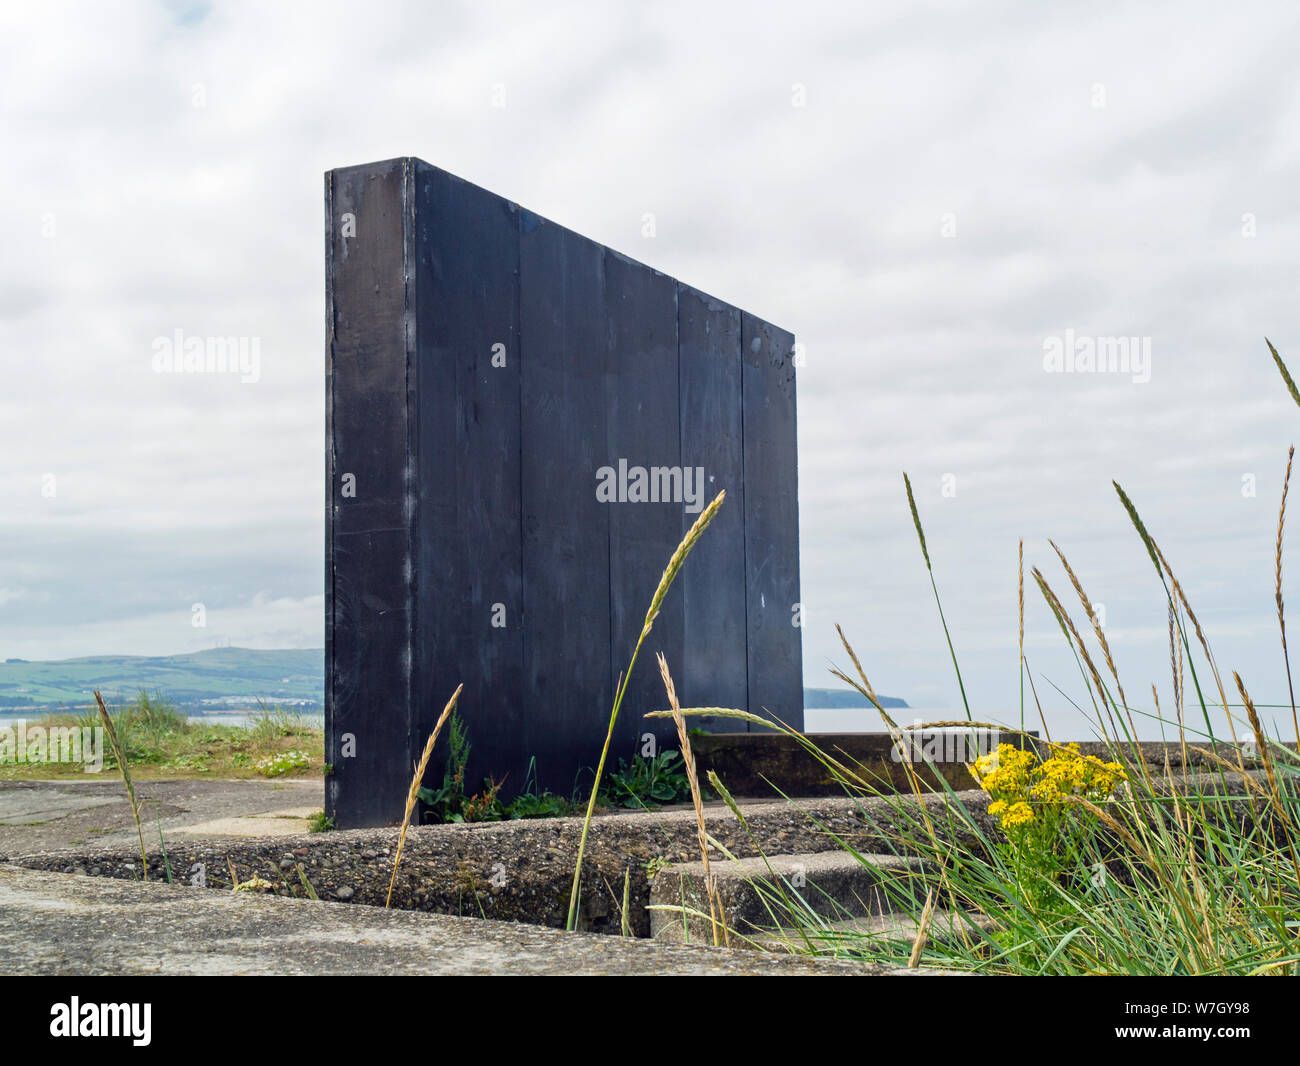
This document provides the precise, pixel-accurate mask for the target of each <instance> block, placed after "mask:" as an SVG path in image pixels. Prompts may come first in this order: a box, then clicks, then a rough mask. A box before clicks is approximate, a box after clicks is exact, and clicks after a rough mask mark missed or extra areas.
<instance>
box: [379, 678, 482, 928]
mask: <svg viewBox="0 0 1300 1066" xmlns="http://www.w3.org/2000/svg"><path fill="white" fill-rule="evenodd" d="M464 687H465V686H464V684H460V685H457V686H456V691H455V692H453V693H452V694H451V699H449V700H448V701H447V706H446V707H444V708H443V709H442V714H440V715H438V721H437V722H436V723H435V724H434V727H433V732H432V733H430V734H429V739H428V740H426V741H425V742H424V751H423V752H422V753H421V755H420V762H419V764H418V765H417V766H416V768H415V775H414V776H413V777H412V778H411V788H410V791H408V792H407V793H406V813H405V814H404V815H403V816H402V831H401V833H399V834H398V837H397V854H396V855H395V856H394V857H393V876H392V877H390V878H389V879H388V896H387V898H386V899H385V900H384V909H385V910H387V909H388V907H389V905H391V904H392V902H393V886H394V885H395V884H396V883H397V867H398V865H399V864H400V863H401V861H402V848H403V846H404V845H405V844H406V831H407V829H409V828H410V825H411V815H412V814H414V813H415V804H416V801H417V800H418V799H419V798H420V782H421V781H423V780H424V771H425V770H426V769H428V766H429V757H430V756H431V755H432V754H433V746H434V745H435V744H436V743H437V742H438V734H439V733H441V732H442V727H443V726H444V725H446V724H447V719H448V718H450V717H451V712H452V710H453V709H454V708H455V706H456V701H457V700H458V699H460V690H461V689H463V688H464Z"/></svg>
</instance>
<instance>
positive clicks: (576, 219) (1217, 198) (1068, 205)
mask: <svg viewBox="0 0 1300 1066" xmlns="http://www.w3.org/2000/svg"><path fill="white" fill-rule="evenodd" d="M857 6H861V7H862V8H863V10H860V11H858V10H853V8H854V7H857ZM1295 19H1296V16H1295V13H1294V10H1293V5H1291V4H1288V3H1283V2H1278V3H1272V4H1255V3H1234V4H1232V5H1223V4H1213V5H1211V4H1204V5H1200V4H1190V3H1187V2H1181V3H1176V4H1175V3H1171V4H1164V5H1162V4H1144V5H1117V4H1107V3H1099V4H1091V5H1088V6H1087V7H1083V6H1066V5H1043V4H1037V3H1032V2H1028V0H1019V2H1007V3H984V4H966V3H949V4H934V5H922V4H916V3H899V4H894V3H882V2H874V3H872V4H870V5H846V4H844V3H842V2H841V3H832V4H826V5H819V4H816V3H810V2H801V3H798V4H790V3H751V2H747V3H744V4H740V3H732V4H708V3H701V2H699V0H694V2H691V3H684V4H673V3H662V2H659V3H654V4H631V3H628V4H620V3H590V4H562V3H548V4H545V5H531V6H525V5H503V4H489V3H480V2H475V3H463V4H434V3H412V4H401V3H389V2H380V0H370V2H367V3H364V4H336V3H322V2H319V0H313V2H311V3H306V4H301V5H299V4H288V3H273V4H268V3H264V2H259V3H212V4H206V3H184V2H175V3H161V2H148V3H129V2H121V3H113V4H83V5H72V6H65V5H61V4H55V3H46V2H42V3H39V4H38V3H28V4H17V3H13V2H9V3H5V4H4V5H3V6H0V85H2V86H3V104H2V105H0V106H2V108H3V112H2V113H3V127H2V128H0V152H3V158H4V165H3V166H2V167H0V227H2V229H3V242H4V245H3V247H4V251H3V254H2V255H0V358H3V367H4V375H3V379H0V419H2V422H0V425H2V426H3V429H2V430H0V434H2V436H0V439H2V440H3V445H4V457H3V461H0V490H2V491H3V498H4V500H5V502H6V506H5V507H4V509H3V511H0V657H4V656H21V657H24V658H62V657H67V656H76V655H89V654H94V653H101V652H105V653H107V652H112V653H122V654H166V653H173V652H180V651H190V650H198V649H200V648H203V647H210V646H212V645H213V644H214V643H216V642H217V641H223V642H224V641H227V640H228V641H230V642H231V643H233V644H236V645H245V646H251V647H319V646H320V645H321V644H322V643H323V594H322V589H323V541H324V530H323V506H322V500H323V493H324V485H323V478H324V471H323V432H324V404H323V396H324V385H323V344H324V338H323V315H324V282H323V256H324V249H323V204H322V174H323V172H324V171H326V170H328V169H330V168H332V167H336V166H342V165H349V164H354V163H361V162H366V161H369V160H376V159H384V158H389V157H392V156H398V155H417V156H420V157H422V158H424V159H426V160H428V161H429V162H432V163H434V164H437V165H439V166H441V167H443V168H445V169H447V170H450V171H451V172H453V173H455V174H458V175H460V176H462V177H465V178H468V179H469V180H471V181H474V182H476V183H477V184H480V185H483V186H486V187H487V188H489V189H491V190H493V191H494V192H497V193H499V194H501V195H503V196H507V197H509V198H510V199H512V200H515V201H517V202H519V203H521V204H523V205H525V206H527V207H529V208H531V209H533V210H535V211H537V212H539V213H541V214H543V215H545V216H547V217H550V218H553V219H555V220H556V221H558V222H561V223H563V224H565V225H567V226H570V227H572V228H574V229H576V230H578V231H580V232H582V233H584V234H586V235H588V236H590V237H592V238H594V239H595V240H597V241H600V242H602V243H605V244H608V245H611V246H612V247H614V248H616V249H619V250H620V251H623V252H626V253H628V254H630V255H632V256H634V257H636V258H638V259H641V260H643V261H645V262H647V263H649V264H651V265H652V266H655V267H657V268H658V269H660V270H662V271H664V272H666V273H669V274H672V275H674V276H676V277H680V278H682V279H683V280H685V281H688V282H690V283H691V284H693V285H696V286H698V287H700V288H702V289H704V290H706V291H709V292H712V293H715V294H716V295H718V296H719V297H722V298H723V299H726V300H728V301H730V302H732V303H735V304H738V305H740V306H742V307H745V308H747V309H752V310H753V311H755V312H757V313H759V314H761V315H762V316H763V317H765V318H768V319H770V320H771V321H774V322H777V323H779V324H780V325H782V326H784V327H786V328H788V329H791V330H792V331H794V332H795V333H796V334H797V335H798V338H799V340H800V341H801V342H802V343H803V344H804V346H805V349H806V359H807V363H806V366H805V367H804V368H803V369H802V370H801V371H800V374H799V383H798V387H799V448H800V455H799V469H800V485H799V488H800V506H801V530H802V569H803V599H804V604H805V620H806V623H807V627H806V629H805V633H804V652H805V672H806V678H805V680H806V683H807V684H810V685H816V684H830V683H833V682H832V681H831V679H830V677H829V675H828V674H827V673H826V670H827V666H828V665H829V663H831V662H832V661H834V662H838V663H843V661H844V656H843V654H842V653H841V652H840V651H839V648H838V643H837V641H836V638H835V635H834V628H833V624H834V623H835V622H840V623H841V624H843V626H844V627H845V630H846V632H847V633H848V634H849V635H850V636H851V638H852V639H853V641H854V642H855V644H856V646H857V649H858V652H859V654H860V656H861V658H862V660H863V664H864V666H865V667H866V668H867V671H868V673H869V675H870V676H871V680H872V682H873V683H874V685H875V687H876V688H877V690H878V691H880V692H883V693H889V694H894V695H898V696H903V697H905V698H907V699H908V700H910V701H911V702H912V703H913V704H915V705H917V706H920V707H927V708H938V707H945V706H946V707H947V708H949V709H950V710H951V711H953V712H954V713H959V708H960V699H959V696H958V693H957V687H956V683H955V680H954V678H953V673H952V668H951V665H950V663H949V660H948V653H947V649H946V646H945V644H944V640H943V634H942V630H941V629H940V627H939V622H938V616H937V613H936V611H935V608H934V604H933V600H932V597H931V594H930V589H929V584H928V579H927V576H926V572H925V568H924V563H923V561H922V558H921V554H920V550H919V548H918V545H917V542H916V537H915V534H914V531H913V529H912V525H911V518H910V515H909V513H908V508H907V501H906V496H905V494H904V491H903V483H902V471H904V470H907V471H908V472H909V473H910V474H911V477H912V481H913V484H914V486H915V488H916V493H917V503H918V505H919V507H920V510H921V515H922V518H923V520H924V522H925V524H926V530H927V535H928V541H929V548H930V553H931V556H932V559H933V561H934V565H935V571H936V577H937V580H938V583H939V587H940V591H941V593H942V595H943V596H944V607H945V611H946V613H947V617H948V620H949V624H950V626H951V629H952V636H953V642H954V644H955V645H956V649H957V654H958V657H959V659H960V661H961V663H962V666H963V671H964V676H965V681H966V688H967V692H968V694H969V696H970V698H971V702H972V709H973V711H974V712H975V714H976V716H977V717H997V718H1004V719H1005V718H1015V717H1017V716H1018V714H1019V711H1018V699H1019V689H1018V684H1017V665H1016V664H1017V651H1016V543H1017V539H1018V538H1020V537H1023V538H1024V540H1025V551H1026V561H1027V565H1039V566H1041V567H1042V568H1043V570H1044V572H1045V573H1046V574H1047V576H1048V579H1049V581H1051V582H1052V584H1053V585H1054V586H1055V587H1056V588H1057V590H1058V592H1059V593H1060V594H1061V596H1062V599H1063V600H1065V601H1066V603H1067V606H1068V607H1069V608H1070V609H1071V611H1072V613H1073V614H1074V615H1075V617H1076V619H1078V620H1081V617H1082V611H1081V609H1079V608H1078V605H1077V601H1076V600H1074V598H1073V596H1072V595H1071V596H1070V597H1069V598H1067V597H1066V593H1067V592H1069V586H1068V582H1067V581H1066V580H1064V579H1063V576H1062V574H1061V570H1060V567H1059V564H1058V563H1057V562H1056V560H1055V557H1054V555H1053V553H1052V552H1051V549H1050V547H1049V546H1048V543H1047V538H1049V537H1052V538H1054V539H1055V540H1056V541H1057V543H1058V544H1059V545H1060V546H1061V547H1062V549H1063V550H1064V551H1065V552H1066V554H1067V555H1068V556H1069V558H1070V560H1071V562H1072V564H1073V565H1074V567H1075V569H1076V571H1077V572H1078V573H1079V575H1080V577H1081V578H1082V580H1083V582H1084V584H1085V587H1086V588H1087V590H1088V592H1089V594H1090V595H1091V597H1092V598H1093V600H1094V601H1097V602H1099V603H1101V604H1104V609H1105V622H1106V632H1107V635H1108V637H1109V639H1110V641H1111V644H1112V647H1113V649H1114V653H1115V657H1116V659H1117V661H1118V665H1119V667H1120V671H1121V674H1122V676H1123V677H1124V678H1125V687H1126V689H1127V691H1128V694H1129V696H1130V698H1131V700H1132V702H1134V703H1135V704H1144V705H1148V706H1149V703H1150V685H1151V683H1153V682H1154V683H1156V684H1157V685H1158V686H1159V689H1160V695H1161V702H1162V705H1164V706H1166V708H1168V707H1169V705H1170V704H1171V703H1172V688H1171V680H1170V668H1169V645H1168V635H1167V628H1166V625H1167V620H1166V606H1165V600H1164V593H1163V591H1162V589H1161V587H1160V585H1159V583H1158V581H1157V579H1156V576H1155V572H1154V570H1153V568H1152V567H1151V564H1150V561H1149V560H1148V558H1147V556H1146V553H1145V551H1144V550H1143V548H1142V545H1141V543H1140V541H1139V540H1138V539H1137V537H1136V535H1135V534H1134V532H1133V530H1132V527H1131V526H1130V524H1129V522H1128V520H1127V518H1126V516H1125V514H1124V512H1123V510H1122V509H1121V507H1120V506H1119V503H1118V501H1117V499H1116V497H1115V494H1114V491H1113V489H1112V488H1111V484H1110V483H1111V479H1112V478H1114V479H1117V480H1118V481H1120V482H1121V484H1123V485H1124V486H1125V487H1126V489H1127V490H1128V491H1129V493H1130V494H1131V496H1132V497H1133V499H1134V501H1135V502H1136V504H1137V506H1138V507H1139V508H1140V509H1141V511H1142V513H1143V515H1144V517H1145V519H1146V522H1147V525H1148V527H1149V528H1150V530H1151V531H1152V532H1153V533H1154V535H1155V536H1156V537H1157V539H1158V540H1159V541H1160V542H1161V544H1162V546H1163V548H1164V550H1165V553H1166V555H1167V556H1168V558H1169V560H1170V562H1171V563H1172V565H1173V566H1174V568H1175V570H1176V571H1177V572H1178V573H1179V576H1180V578H1181V580H1182V582H1183V583H1184V585H1185V586H1186V588H1187V590H1188V593H1189V595H1190V597H1191V599H1192V603H1193V606H1194V607H1195V608H1196V610H1197V613H1198V614H1199V616H1200V618H1201V621H1202V623H1203V624H1204V626H1205V628H1206V629H1207V630H1208V633H1209V636H1210V639H1211V641H1212V643H1213V644H1214V647H1215V651H1216V654H1217V658H1218V660H1219V662H1220V665H1221V667H1222V668H1224V670H1225V675H1226V674H1227V672H1228V671H1230V670H1231V669H1234V668H1235V669H1239V670H1240V671H1241V672H1242V674H1243V677H1244V678H1245V680H1246V682H1247V684H1248V685H1249V687H1250V688H1251V691H1252V694H1253V695H1254V697H1255V698H1256V700H1257V701H1259V702H1261V703H1270V702H1279V703H1280V702H1283V701H1285V700H1286V698H1287V697H1286V681H1285V674H1284V671H1283V668H1282V660H1281V654H1280V647H1279V640H1278V633H1277V623H1276V617H1275V607H1274V603H1273V543H1274V537H1275V533H1276V523H1277V509H1278V503H1279V498H1280V494H1281V485H1282V476H1283V471H1284V469H1285V464H1286V451H1287V446H1288V445H1289V444H1290V443H1291V442H1292V441H1293V440H1295V439H1296V438H1297V437H1300V410H1297V408H1296V407H1295V405H1294V404H1293V403H1292V401H1291V400H1290V398H1289V397H1288V395H1287V393H1286V390H1285V388H1284V386H1283V385H1282V383H1281V381H1280V379H1279V377H1278V375H1277V372H1276V370H1275V368H1274V367H1273V364H1272V361H1271V359H1270V357H1269V355H1268V351H1267V349H1266V347H1265V345H1264V340H1263V338H1264V336H1265V335H1268V336H1269V337H1270V338H1271V339H1272V340H1273V341H1274V343H1275V344H1277V345H1278V347H1279V349H1280V350H1281V352H1282V354H1283V355H1284V356H1287V355H1288V354H1289V355H1290V356H1291V358H1292V363H1293V368H1294V369H1295V370H1296V371H1298V372H1300V302H1298V301H1297V299H1296V286H1297V271H1296V249H1298V248H1300V202H1298V201H1297V194H1296V190H1297V188H1298V187H1300V80H1297V78H1296V76H1295V73H1294V71H1295V60H1294V57H1295V54H1296V51H1297V44H1300V34H1298V33H1297V30H1296V28H1295ZM502 87H504V89H503V90H502ZM502 91H504V102H505V106H504V107H498V106H493V104H494V94H496V96H497V100H498V102H499V100H500V94H501V92H502ZM648 212H649V213H653V214H654V215H655V220H656V227H655V235H654V236H653V237H652V238H647V237H644V236H642V218H643V216H644V215H645V214H646V213H648ZM177 329H182V330H184V331H185V333H186V334H192V335H207V334H216V335H245V336H256V337H259V338H260V340H261V350H262V359H261V377H260V380H259V381H257V382H256V383H247V384H246V383H241V382H240V381H239V380H238V378H236V377H233V376H232V377H226V378H220V379H218V378H214V377H212V376H210V375H183V374H182V375H159V374H155V373H154V372H153V370H152V367H151V345H152V342H153V340H154V338H156V337H158V336H170V335H172V334H173V332H174V331H175V330H177ZM1067 330H1072V331H1073V336H1074V337H1080V338H1103V337H1112V336H1116V337H1119V336H1122V337H1136V338H1141V339H1143V340H1140V341H1139V348H1141V347H1142V346H1143V345H1149V350H1150V354H1151V359H1150V365H1149V367H1147V370H1148V371H1149V380H1146V381H1143V380H1134V379H1135V378H1138V379H1141V378H1143V377H1146V376H1148V375H1147V374H1144V373H1136V374H1135V373H1119V372H1114V373H1112V372H1104V373H1098V372H1091V373H1088V372H1080V371H1076V372H1070V373H1067V372H1060V373H1054V372H1049V371H1048V370H1046V369H1045V366H1044V354H1045V348H1050V347H1051V345H1052V343H1053V342H1052V340H1051V338H1054V337H1055V338H1062V339H1064V338H1065V337H1066V331H1067ZM51 476H52V480H51ZM1252 478H1253V481H1254V485H1255V494H1254V495H1250V494H1249V489H1250V484H1251V479H1252ZM1294 522H1295V523H1296V524H1297V525H1300V514H1297V515H1296V517H1295V519H1294ZM1297 535H1298V536H1300V530H1297ZM1286 567H1287V571H1286V574H1287V580H1286V587H1287V590H1288V592H1289V594H1290V597H1291V600H1292V601H1293V603H1294V604H1295V605H1296V606H1297V607H1300V556H1297V555H1296V554H1295V553H1294V552H1292V551H1291V550H1289V549H1288V551H1287V553H1286ZM1026 600H1027V604H1028V618H1027V625H1028V635H1027V638H1026V641H1027V650H1028V654H1029V656H1030V663H1031V666H1032V667H1033V669H1034V673H1035V680H1036V683H1037V686H1038V692H1039V695H1040V696H1041V697H1042V698H1043V701H1044V703H1045V705H1046V706H1047V707H1048V708H1049V712H1050V714H1051V715H1052V717H1051V718H1050V719H1049V722H1051V723H1061V724H1062V728H1067V726H1066V723H1071V722H1073V721H1074V720H1072V719H1070V718H1069V717H1068V716H1067V715H1066V713H1065V710H1064V709H1065V708H1066V707H1068V704H1067V701H1066V698H1065V697H1063V696H1062V695H1060V694H1058V693H1057V692H1056V691H1055V689H1054V688H1053V683H1055V685H1057V686H1060V688H1061V689H1062V690H1064V692H1065V693H1066V694H1067V696H1068V697H1069V698H1071V699H1075V700H1080V701H1083V700H1085V699H1086V697H1085V694H1084V692H1083V688H1082V684H1081V682H1080V678H1079V672H1078V669H1077V667H1076V666H1075V664H1074V662H1073V660H1072V659H1071V658H1070V656H1069V653H1068V651H1067V650H1066V648H1065V645H1064V643H1063V641H1062V638H1061V635H1060V633H1059V630H1058V629H1057V627H1056V624H1055V622H1054V621H1053V619H1052V617H1051V615H1050V614H1049V613H1048V611H1047V608H1046V607H1045V606H1044V604H1043V602H1042V599H1041V597H1040V596H1039V595H1038V593H1037V591H1036V589H1034V588H1033V586H1032V583H1030V585H1029V588H1027V590H1026ZM194 603H203V604H204V605H205V608H206V612H207V617H206V622H207V625H206V627H205V628H195V627H194V626H193V625H192V624H191V623H192V614H191V607H192V605H193V604H194ZM1294 632H1295V634H1296V639H1295V642H1294V643H1295V644H1296V646H1297V648H1300V615H1298V616H1297V620H1296V622H1295V623H1294ZM1228 684H1229V686H1231V680H1230V678H1229V680H1228ZM1286 717H1287V719H1288V721H1289V718H1290V712H1289V711H1287V712H1286ZM1069 728H1072V729H1073V731H1074V732H1076V733H1077V732H1080V729H1079V728H1078V727H1077V724H1075V725H1072V726H1070V727H1069Z"/></svg>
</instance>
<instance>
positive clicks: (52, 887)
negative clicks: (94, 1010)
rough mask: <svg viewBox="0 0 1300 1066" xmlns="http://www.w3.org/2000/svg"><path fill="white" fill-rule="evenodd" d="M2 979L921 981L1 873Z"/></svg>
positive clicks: (626, 941)
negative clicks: (333, 976)
mask: <svg viewBox="0 0 1300 1066" xmlns="http://www.w3.org/2000/svg"><path fill="white" fill-rule="evenodd" d="M0 973H4V974H21V975H35V974H61V975H83V974H109V975H122V974H168V975H182V974H294V975H298V974H301V975H306V974H313V975H319V974H326V975H329V974H410V975H413V976H414V975H420V976H429V975H458V976H471V975H491V974H515V975H528V976H544V975H562V974H570V975H578V974H586V975H602V976H606V975H608V976H615V975H650V974H657V975H746V974H749V975H770V976H797V975H805V976H815V975H823V976H874V975H885V974H891V973H903V974H908V975H913V974H918V973H920V971H915V970H914V971H892V970H887V969H885V968H883V967H877V966H870V965H867V964H862V963H853V962H847V961H842V960H831V959H805V958H795V957H793V956H789V955H765V954H762V953H759V952H753V951H729V950H727V949H725V948H711V947H694V946H667V945H661V944H656V943H654V942H653V941H648V940H637V939H633V938H624V937H615V936H600V935H595V934H587V933H565V932H562V931H561V930H558V929H545V928H541V927H539V926H530V925H520V924H516V923H513V922H499V921H485V920H483V919H477V918H457V917H452V916H450V915H441V914H420V913H412V912H410V911H386V910H383V909H381V908H378V907H364V906H346V905H342V904H334V903H316V902H312V901H309V900H302V899H289V898H285V897H279V896H260V895H250V894H246V893H235V892H216V891H206V892H205V891H194V890H188V889H184V888H180V887H175V886H171V885H166V884H156V883H148V884H143V883H140V882H132V881H120V880H113V879H109V878H98V877H79V876H77V875H75V874H55V873H48V872H45V871H38V870H26V869H21V868H19V867H15V866H9V865H0Z"/></svg>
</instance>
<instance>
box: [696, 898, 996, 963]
mask: <svg viewBox="0 0 1300 1066" xmlns="http://www.w3.org/2000/svg"><path fill="white" fill-rule="evenodd" d="M920 917H921V908H920V907H918V908H917V909H916V911H915V913H912V914H897V913H893V914H875V915H871V916H870V917H867V918H848V919H845V920H844V921H838V922H828V923H826V924H825V925H824V926H821V927H820V928H816V929H813V928H804V929H803V930H798V929H776V930H772V931H769V932H764V933H758V934H756V935H755V936H753V937H751V938H749V940H750V942H748V943H743V944H742V943H737V942H736V941H733V945H732V946H733V947H752V948H757V949H758V950H760V951H784V952H788V953H791V954H799V955H803V954H807V953H808V952H809V949H810V948H811V951H812V953H813V954H815V955H830V956H834V955H837V954H839V953H840V952H841V951H842V949H843V948H845V947H852V946H855V945H860V944H861V941H862V939H863V938H864V937H871V938H874V939H876V940H881V941H886V940H895V941H901V942H903V943H904V944H912V943H913V942H915V940H916V930H917V926H918V925H919V924H920ZM988 925H989V921H988V919H987V918H984V917H982V916H975V915H971V914H968V913H966V912H963V911H946V910H937V909H936V910H935V912H934V913H933V914H932V915H931V916H930V925H929V927H928V929H927V931H926V936H927V938H928V939H930V940H956V939H959V938H960V937H961V936H963V935H966V936H974V935H976V928H977V927H978V928H986V927H987V926H988ZM706 926H707V923H706Z"/></svg>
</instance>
